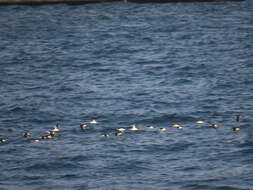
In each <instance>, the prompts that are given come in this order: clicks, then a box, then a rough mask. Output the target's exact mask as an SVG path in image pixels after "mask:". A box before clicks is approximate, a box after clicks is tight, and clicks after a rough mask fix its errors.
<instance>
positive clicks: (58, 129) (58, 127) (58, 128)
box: [51, 123, 60, 132]
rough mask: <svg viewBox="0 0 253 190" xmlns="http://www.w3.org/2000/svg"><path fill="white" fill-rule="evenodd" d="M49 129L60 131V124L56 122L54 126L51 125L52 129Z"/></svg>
mask: <svg viewBox="0 0 253 190" xmlns="http://www.w3.org/2000/svg"><path fill="white" fill-rule="evenodd" d="M51 131H54V132H59V131H60V126H59V124H58V123H57V124H56V125H55V126H53V129H52V130H51Z"/></svg>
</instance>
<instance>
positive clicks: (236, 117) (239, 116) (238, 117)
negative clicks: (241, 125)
mask: <svg viewBox="0 0 253 190" xmlns="http://www.w3.org/2000/svg"><path fill="white" fill-rule="evenodd" d="M241 117H242V115H240V114H236V115H235V120H236V121H237V122H239V121H240V119H241Z"/></svg>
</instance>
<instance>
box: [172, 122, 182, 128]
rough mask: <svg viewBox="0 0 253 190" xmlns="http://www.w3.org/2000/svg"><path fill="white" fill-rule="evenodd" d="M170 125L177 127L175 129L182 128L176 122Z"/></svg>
mask: <svg viewBox="0 0 253 190" xmlns="http://www.w3.org/2000/svg"><path fill="white" fill-rule="evenodd" d="M172 127H174V128H177V129H182V128H183V126H181V125H179V124H177V123H174V124H172Z"/></svg>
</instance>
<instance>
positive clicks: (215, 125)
mask: <svg viewBox="0 0 253 190" xmlns="http://www.w3.org/2000/svg"><path fill="white" fill-rule="evenodd" d="M208 126H209V127H212V128H214V129H218V128H219V127H220V126H219V125H218V124H214V123H210V124H209V125H208Z"/></svg>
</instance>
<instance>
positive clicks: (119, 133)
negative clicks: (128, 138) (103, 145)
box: [115, 132, 124, 136]
mask: <svg viewBox="0 0 253 190" xmlns="http://www.w3.org/2000/svg"><path fill="white" fill-rule="evenodd" d="M122 135H124V132H116V133H115V136H122Z"/></svg>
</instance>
